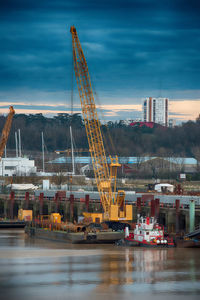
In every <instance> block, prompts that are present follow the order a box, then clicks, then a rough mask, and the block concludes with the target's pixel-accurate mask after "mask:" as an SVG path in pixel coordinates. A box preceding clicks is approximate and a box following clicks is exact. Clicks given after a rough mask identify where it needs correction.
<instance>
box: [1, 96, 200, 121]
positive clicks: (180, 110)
mask: <svg viewBox="0 0 200 300" xmlns="http://www.w3.org/2000/svg"><path fill="white" fill-rule="evenodd" d="M12 104H13V105H14V109H15V111H16V113H18V114H19V113H22V114H37V113H42V114H44V115H47V114H48V115H55V114H58V113H69V114H70V113H71V110H70V109H69V106H68V105H66V104H58V105H57V104H36V106H40V107H43V108H44V109H38V107H37V108H36V109H34V108H31V109H26V108H20V107H18V108H15V105H31V106H33V107H34V105H33V104H30V103H24V102H18V103H17V102H16V103H12ZM1 106H7V108H5V107H3V108H1ZM9 106H10V103H8V102H0V113H2V114H7V113H8V107H9ZM60 106H65V107H66V110H59V107H60ZM48 107H57V108H58V110H51V109H49V108H48ZM75 107H76V109H77V108H78V110H76V111H74V112H75V113H82V112H81V107H80V105H76V106H75ZM97 108H99V109H100V108H101V109H102V110H104V112H103V113H102V115H104V116H105V117H120V112H126V111H129V112H130V111H138V112H141V111H142V104H116V105H111V104H103V105H97ZM199 114H200V99H198V100H189V99H188V100H179V99H177V100H176V101H174V100H170V101H169V118H174V119H179V120H195V119H196V118H197V117H198V115H199Z"/></svg>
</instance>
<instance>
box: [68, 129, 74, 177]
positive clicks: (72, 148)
mask: <svg viewBox="0 0 200 300" xmlns="http://www.w3.org/2000/svg"><path fill="white" fill-rule="evenodd" d="M69 130H70V138H71V151H72V175H74V174H75V165H74V146H73V138H72V127H71V126H70V127H69Z"/></svg>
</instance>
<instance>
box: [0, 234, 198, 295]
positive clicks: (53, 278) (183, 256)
mask: <svg viewBox="0 0 200 300" xmlns="http://www.w3.org/2000/svg"><path fill="white" fill-rule="evenodd" d="M199 298H200V249H175V248H173V249H145V248H133V247H132V248H131V247H129V248H128V247H127V248H126V247H119V246H115V245H69V244H65V243H54V242H50V241H45V240H39V239H30V238H28V237H27V236H26V235H25V234H24V232H23V230H1V231H0V299H1V300H7V299H9V300H11V299H20V300H23V299H27V300H32V299H45V300H46V299H49V300H51V299H54V300H56V299H60V300H61V299H97V300H98V299H103V300H105V299H109V300H118V299H120V300H123V299H128V300H129V299H140V300H143V299H145V300H146V299H150V300H152V299H167V300H168V299H170V300H171V299H189V300H192V299H199Z"/></svg>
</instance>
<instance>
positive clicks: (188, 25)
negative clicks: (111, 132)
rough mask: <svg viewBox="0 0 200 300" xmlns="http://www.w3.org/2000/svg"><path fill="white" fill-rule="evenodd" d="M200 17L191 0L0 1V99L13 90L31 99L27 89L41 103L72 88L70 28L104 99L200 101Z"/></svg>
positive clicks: (198, 5) (197, 8)
mask: <svg viewBox="0 0 200 300" xmlns="http://www.w3.org/2000/svg"><path fill="white" fill-rule="evenodd" d="M199 13H200V2H199V1H194V0H190V1H187V0H166V1H157V0H124V1H122V0H115V1H114V0H110V1H106V0H101V1H92V0H76V1H67V0H57V1H55V0H43V1H36V0H0V25H1V26H0V87H1V91H3V94H2V95H3V96H2V95H1V94H0V100H2V101H3V100H4V98H3V97H5V93H7V97H6V98H7V99H8V98H9V93H10V91H16V92H18V93H20V94H21V99H22V101H29V96H28V91H30V94H31V93H32V91H33V90H37V91H38V92H40V91H41V99H42V92H45V91H47V92H53V93H55V92H56V91H58V92H61V91H62V92H64V91H66V92H67V91H68V92H69V91H70V90H71V73H72V53H71V36H70V33H69V29H70V26H71V25H75V26H76V27H77V30H78V34H79V38H80V41H81V43H82V47H83V51H84V53H85V56H86V59H87V61H88V65H89V70H90V74H91V77H92V80H93V83H94V85H95V89H96V90H97V91H98V93H99V95H100V96H103V97H102V98H106V96H107V98H108V97H109V96H110V95H111V97H110V98H111V99H112V101H113V99H115V96H116V98H118V99H119V96H121V97H122V98H123V97H124V96H126V97H129V98H130V99H131V97H134V95H137V97H138V101H140V97H145V96H148V95H149V94H151V93H152V92H153V91H157V93H159V91H160V90H161V89H163V90H165V91H166V92H167V93H168V94H167V95H166V96H168V95H172V97H173V95H176V97H178V91H184V90H187V91H188V90H190V91H191V98H192V97H194V98H195V95H196V94H195V91H196V90H197V89H199V86H200V51H199V49H200V18H199ZM24 90H26V93H24ZM37 94H38V93H37ZM63 94H64V93H63ZM182 94H183V93H182ZM12 95H13V93H12ZM54 95H55V94H54ZM155 96H159V95H158V94H157V95H155ZM30 98H31V97H30ZM61 100H63V99H61ZM36 101H37V99H36ZM45 101H46V99H45Z"/></svg>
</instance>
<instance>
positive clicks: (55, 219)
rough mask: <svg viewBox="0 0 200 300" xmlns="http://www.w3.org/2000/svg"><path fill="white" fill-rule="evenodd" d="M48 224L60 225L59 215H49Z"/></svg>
mask: <svg viewBox="0 0 200 300" xmlns="http://www.w3.org/2000/svg"><path fill="white" fill-rule="evenodd" d="M50 222H51V223H57V224H60V223H61V215H60V214H59V213H52V214H51V215H50Z"/></svg>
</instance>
